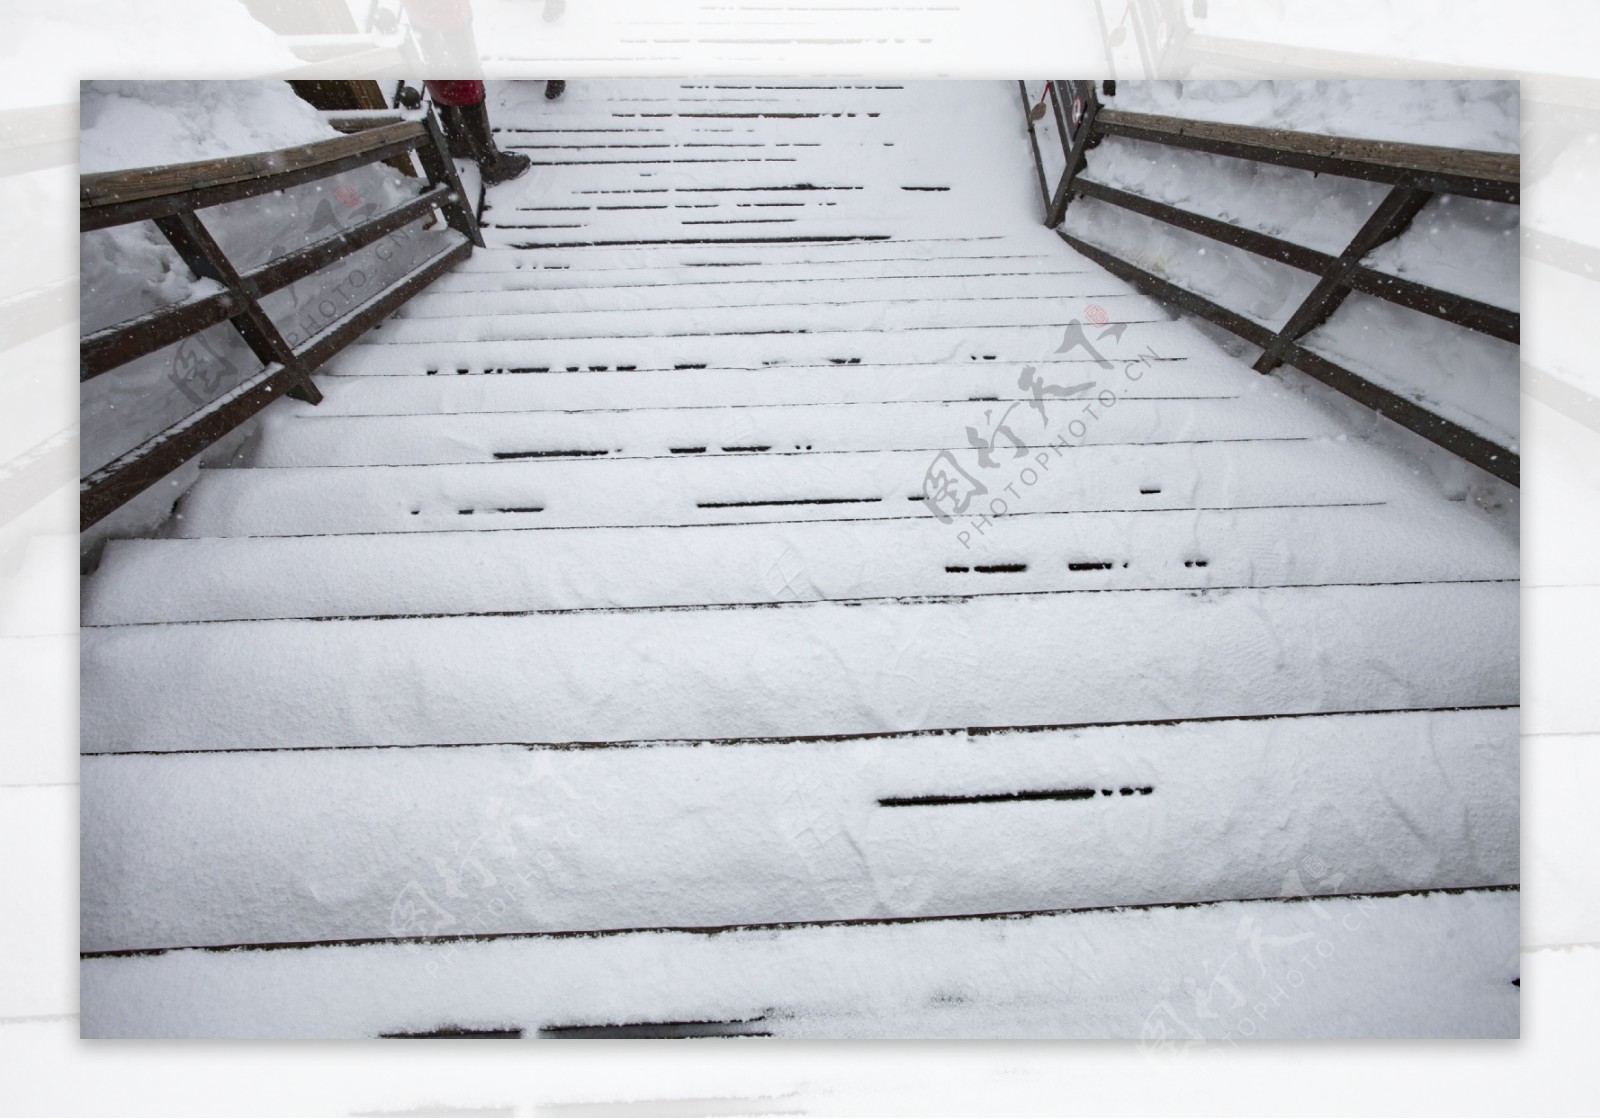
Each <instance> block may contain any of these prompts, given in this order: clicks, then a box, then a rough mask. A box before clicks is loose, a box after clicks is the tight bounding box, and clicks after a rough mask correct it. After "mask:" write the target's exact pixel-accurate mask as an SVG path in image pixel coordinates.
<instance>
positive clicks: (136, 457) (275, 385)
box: [79, 241, 472, 531]
mask: <svg viewBox="0 0 1600 1119" xmlns="http://www.w3.org/2000/svg"><path fill="white" fill-rule="evenodd" d="M471 252H472V246H471V244H470V243H468V242H466V241H457V242H455V243H454V244H452V245H451V246H450V247H449V248H447V249H444V250H442V251H440V252H438V253H435V254H434V255H433V256H432V257H429V258H428V259H427V260H426V261H424V262H423V263H422V264H421V265H419V266H418V267H417V268H415V269H413V270H412V271H411V273H410V274H408V275H407V276H406V278H405V279H403V280H401V281H400V282H399V283H397V284H395V285H394V286H392V287H390V288H389V289H387V290H386V291H385V292H384V293H383V294H381V295H379V296H378V297H377V298H375V299H374V300H372V302H370V303H368V304H366V305H365V306H363V307H362V308H361V310H359V311H357V312H356V313H355V314H353V315H349V316H346V317H345V318H343V319H340V320H339V321H337V322H336V323H334V324H333V325H332V326H331V327H329V328H328V329H327V330H325V331H323V332H322V333H321V334H319V335H317V336H316V338H315V339H314V340H313V341H312V343H311V345H310V346H308V347H306V349H304V350H302V351H300V353H299V354H297V355H293V358H292V360H293V362H294V364H293V366H289V367H286V366H283V365H280V364H277V363H274V364H271V365H269V366H267V367H266V368H265V369H263V370H262V371H261V372H259V373H257V374H256V375H255V376H254V377H252V378H250V379H249V380H247V381H246V382H245V383H244V384H242V385H240V386H238V387H237V388H235V389H233V390H232V391H231V392H229V393H227V394H226V395H224V396H223V397H221V398H220V399H218V400H217V401H214V402H213V403H211V404H209V405H207V406H206V407H205V408H202V409H201V410H200V411H198V412H196V413H195V414H194V415H192V416H190V417H189V418H188V419H186V420H183V421H182V422H180V423H178V424H176V425H174V426H173V427H170V428H168V429H167V430H166V431H163V432H161V433H160V434H158V435H155V436H154V437H152V438H150V439H147V440H146V441H145V442H144V443H141V444H140V445H139V446H138V447H135V448H134V449H133V450H131V451H129V452H128V453H127V454H125V455H123V456H122V457H121V458H118V459H116V460H115V461H113V462H111V463H108V464H107V465H105V466H103V467H101V468H100V469H99V470H96V471H94V472H93V473H91V474H89V475H88V476H86V477H85V478H83V479H82V481H81V482H80V483H79V529H80V531H82V530H83V529H87V528H89V527H90V526H91V525H93V524H95V523H96V522H98V521H100V520H101V519H103V518H104V517H105V516H106V515H107V514H109V513H110V512H112V511H113V510H114V509H116V508H117V507H118V506H120V505H122V504H123V503H125V502H127V501H128V500H129V499H131V498H133V497H135V496H137V495H138V494H140V493H142V492H143V491H145V490H146V489H149V488H150V487H151V486H153V485H155V483H156V482H158V481H160V480H161V479H162V478H164V477H166V476H167V475H168V474H170V473H171V472H172V471H174V470H176V469H177V468H178V467H180V466H182V465H183V464H184V463H185V462H188V461H189V460H190V459H192V458H193V457H194V456H195V455H197V454H199V453H200V452H201V451H204V450H205V449H206V448H207V447H209V446H211V445H212V444H213V443H215V442H216V441H217V440H219V439H221V438H222V437H223V436H225V435H227V434H228V433H229V432H230V431H232V430H233V429H234V428H236V427H238V426H239V425H240V424H242V423H244V422H245V421H246V420H248V419H249V418H250V417H251V416H254V415H255V414H256V413H257V412H259V411H261V409H263V408H265V407H266V406H267V405H268V404H270V403H272V401H274V400H276V399H277V398H278V397H279V396H282V395H284V394H285V393H287V392H289V391H290V390H291V389H292V388H294V387H296V386H297V385H300V384H304V383H306V382H307V381H308V380H309V375H310V372H311V371H314V370H315V369H317V368H318V367H319V366H321V365H322V364H323V363H325V362H326V361H327V360H328V359H329V358H331V357H333V355H334V354H336V353H338V352H339V351H340V350H341V349H343V348H344V347H345V346H347V345H349V344H350V343H351V342H353V341H355V340H356V339H357V338H359V337H360V336H361V335H362V334H365V333H366V332H367V331H368V330H369V329H371V328H372V327H373V326H375V325H376V324H377V323H378V322H379V321H380V320H381V319H383V318H384V317H385V316H386V315H389V314H391V313H393V311H394V310H395V309H396V308H398V307H399V306H400V305H401V304H403V303H405V302H406V301H407V300H409V299H410V298H411V297H412V296H413V295H415V294H416V293H417V292H419V291H421V290H422V289H423V288H424V287H426V286H427V285H428V284H430V283H432V282H433V281H434V280H435V279H437V278H438V277H439V276H440V275H441V274H442V273H444V272H445V271H446V270H448V269H450V268H452V267H454V266H455V265H456V264H458V263H459V262H460V261H462V260H465V259H466V258H467V256H468V255H470V254H471Z"/></svg>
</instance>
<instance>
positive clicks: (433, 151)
mask: <svg viewBox="0 0 1600 1119" xmlns="http://www.w3.org/2000/svg"><path fill="white" fill-rule="evenodd" d="M420 127H421V128H422V130H423V132H424V133H425V139H424V140H423V142H422V143H420V144H418V145H417V158H418V159H420V160H421V161H422V170H423V171H424V172H425V173H426V174H427V176H428V182H430V183H432V184H434V185H435V186H440V185H443V186H446V187H448V188H449V193H448V195H447V196H446V201H445V202H444V204H443V206H442V207H441V208H442V209H443V210H444V218H445V221H447V222H449V223H450V228H452V229H454V230H455V231H456V232H457V233H460V234H461V235H462V236H463V237H465V238H466V239H467V240H469V241H471V242H472V243H473V244H474V245H476V246H478V248H480V249H481V248H483V234H482V233H481V232H479V230H478V218H477V214H476V211H475V209H474V207H472V206H469V205H468V204H467V192H466V190H465V188H463V187H462V185H461V178H460V176H459V175H457V174H456V161H455V160H454V159H453V158H451V156H450V146H449V144H447V143H446V142H445V138H444V133H443V132H442V131H440V129H439V121H438V118H436V117H435V116H434V115H433V113H432V112H429V113H428V115H427V116H425V117H423V118H422V122H421V126H420ZM451 198H453V199H454V200H455V201H454V202H451V201H449V199H451Z"/></svg>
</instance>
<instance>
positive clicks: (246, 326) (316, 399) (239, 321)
mask: <svg viewBox="0 0 1600 1119" xmlns="http://www.w3.org/2000/svg"><path fill="white" fill-rule="evenodd" d="M155 221H156V225H157V226H159V227H160V229H161V232H162V233H164V234H166V237H167V240H168V241H171V242H172V247H173V248H174V249H177V250H178V255H179V256H181V257H182V258H183V261H184V263H185V264H187V265H188V266H189V267H190V269H192V270H193V271H194V274H195V275H196V276H201V277H204V278H206V279H210V280H215V281H217V282H218V283H219V284H221V285H222V286H223V287H225V288H227V289H228V290H229V291H230V292H232V293H233V295H234V298H235V299H236V300H237V301H238V303H239V305H240V308H241V309H240V311H239V313H238V314H237V315H234V316H233V317H232V318H231V319H230V320H229V321H230V322H232V323H233V326H234V329H236V330H238V332H239V333H240V334H241V335H243V336H244V340H245V342H246V343H247V344H248V345H249V347H250V350H251V352H252V353H254V354H255V355H256V357H257V358H258V359H259V360H260V361H261V364H262V365H263V366H268V365H272V364H273V363H274V362H276V363H277V364H279V365H281V366H283V367H284V368H285V369H289V370H293V371H294V381H295V384H294V387H293V388H291V389H290V390H289V395H291V396H293V397H295V398H296V399H298V400H304V401H306V402H307V403H310V404H319V403H321V401H322V392H321V391H320V390H319V389H318V388H317V386H316V385H315V384H313V383H312V381H311V377H310V376H309V375H308V374H307V373H306V371H305V369H304V368H302V367H301V365H300V363H299V362H298V361H297V360H296V359H295V355H294V347H292V346H290V345H289V343H288V341H287V340H286V339H285V338H284V336H283V334H282V333H281V332H280V331H279V330H278V328H277V326H276V325H275V324H274V323H273V321H272V319H271V317H270V316H269V315H268V314H267V313H266V311H264V310H263V309H262V307H261V304H260V303H258V302H257V296H258V293H257V291H256V290H255V285H254V284H252V283H250V282H249V281H247V280H245V279H244V278H243V277H241V276H240V275H239V272H238V270H237V269H235V268H234V266H233V264H232V262H231V261H229V260H228V257H227V254H226V253H224V252H223V251H222V246H221V245H218V244H217V241H216V238H214V237H212V236H211V232H210V230H208V229H206V227H205V224H204V223H203V222H201V220H200V217H199V215H198V214H196V213H195V212H194V211H192V210H184V211H182V212H181V213H177V214H169V215H167V216H165V217H159V218H156V219H155Z"/></svg>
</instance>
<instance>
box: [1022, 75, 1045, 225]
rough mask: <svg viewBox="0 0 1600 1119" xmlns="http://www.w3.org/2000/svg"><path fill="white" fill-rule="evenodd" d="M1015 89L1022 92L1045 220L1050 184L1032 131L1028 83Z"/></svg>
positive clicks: (1024, 118)
mask: <svg viewBox="0 0 1600 1119" xmlns="http://www.w3.org/2000/svg"><path fill="white" fill-rule="evenodd" d="M1017 88H1018V89H1019V90H1021V91H1022V122H1023V124H1025V125H1027V127H1028V143H1029V144H1031V145H1033V166H1034V169H1035V170H1036V171H1038V173H1039V198H1040V200H1041V202H1042V204H1043V205H1044V213H1045V218H1046V220H1047V221H1048V219H1049V217H1050V202H1051V199H1050V183H1049V180H1047V179H1046V178H1045V173H1044V156H1043V154H1041V152H1040V150H1039V134H1038V133H1037V132H1035V131H1034V130H1033V102H1032V101H1030V100H1029V99H1028V83H1027V82H1025V81H1018V82H1017Z"/></svg>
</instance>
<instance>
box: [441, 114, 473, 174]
mask: <svg viewBox="0 0 1600 1119" xmlns="http://www.w3.org/2000/svg"><path fill="white" fill-rule="evenodd" d="M434 108H435V109H437V110H438V111H439V126H440V127H441V128H443V129H444V138H445V142H446V143H447V144H448V145H449V147H450V154H451V155H452V156H454V157H455V158H457V159H470V160H473V161H476V160H477V159H478V153H477V151H476V150H475V148H474V145H473V142H472V134H471V132H470V131H469V130H468V128H467V122H466V121H465V120H463V119H462V116H461V106H459V105H440V104H437V103H436V104H435V105H434Z"/></svg>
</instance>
